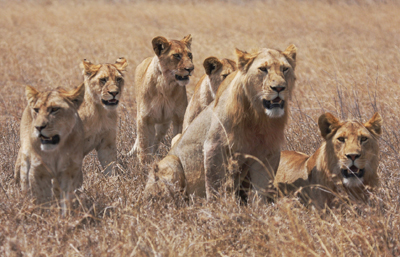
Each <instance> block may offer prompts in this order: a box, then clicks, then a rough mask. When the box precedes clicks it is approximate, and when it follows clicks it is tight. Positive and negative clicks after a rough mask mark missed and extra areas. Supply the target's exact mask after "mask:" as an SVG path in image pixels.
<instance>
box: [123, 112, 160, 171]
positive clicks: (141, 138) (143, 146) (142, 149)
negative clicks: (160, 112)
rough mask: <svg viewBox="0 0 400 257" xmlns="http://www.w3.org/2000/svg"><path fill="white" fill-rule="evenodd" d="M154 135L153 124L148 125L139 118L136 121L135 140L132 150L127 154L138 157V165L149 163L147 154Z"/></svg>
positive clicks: (144, 120)
mask: <svg viewBox="0 0 400 257" xmlns="http://www.w3.org/2000/svg"><path fill="white" fill-rule="evenodd" d="M155 133H156V130H155V127H154V124H151V123H149V122H148V121H147V120H146V119H143V118H142V117H139V118H138V120H137V138H136V142H135V145H134V146H133V148H132V150H131V151H130V152H129V153H128V155H129V156H132V155H133V154H134V153H136V154H137V155H138V157H139V161H140V163H142V164H144V163H147V162H149V156H148V153H149V152H150V150H151V149H152V148H151V144H150V143H151V142H152V139H153V138H154V136H155Z"/></svg>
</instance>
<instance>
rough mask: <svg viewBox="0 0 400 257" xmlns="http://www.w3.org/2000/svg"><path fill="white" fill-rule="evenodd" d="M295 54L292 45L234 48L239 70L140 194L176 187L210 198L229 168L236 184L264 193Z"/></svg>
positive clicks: (280, 133)
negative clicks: (280, 48)
mask: <svg viewBox="0 0 400 257" xmlns="http://www.w3.org/2000/svg"><path fill="white" fill-rule="evenodd" d="M296 51H297V49H296V47H295V46H294V45H290V46H289V47H288V48H287V49H286V50H285V51H284V52H281V51H278V50H273V49H266V48H263V49H260V50H258V51H255V52H253V53H247V52H242V51H240V50H236V54H237V56H238V71H237V72H235V73H233V74H232V75H231V76H234V77H233V78H232V79H231V80H228V82H229V81H230V83H226V84H225V83H223V84H222V85H221V86H220V87H219V89H218V91H217V96H216V99H215V101H214V102H213V103H211V104H210V105H209V106H208V107H207V108H206V109H204V111H202V112H201V113H200V114H199V116H197V118H196V119H194V120H193V121H192V123H191V124H190V125H189V126H188V127H187V129H186V130H185V131H184V133H183V134H182V137H181V138H180V139H179V140H178V141H177V142H176V144H175V145H174V146H173V147H172V149H171V151H170V152H169V154H168V155H167V156H166V157H165V158H164V159H163V160H161V161H160V162H159V163H158V164H157V166H156V167H155V169H154V171H152V172H151V173H150V177H149V181H148V182H147V185H146V188H145V191H146V192H145V193H146V194H150V195H152V194H156V193H158V191H159V190H160V189H161V190H162V193H167V192H168V191H169V190H171V187H170V186H171V185H175V186H177V187H178V188H179V189H181V190H183V189H184V188H185V189H186V192H187V194H194V195H195V196H199V197H207V199H212V198H214V196H215V195H216V194H217V193H218V190H219V188H221V186H222V184H223V183H224V181H225V180H226V179H227V178H228V176H227V174H228V171H229V169H228V165H232V164H234V166H235V167H237V168H238V169H239V171H240V175H239V176H236V177H235V178H234V180H235V186H236V187H238V186H240V184H241V183H242V181H243V179H244V178H247V179H249V180H250V182H251V185H252V186H253V187H254V189H255V190H256V192H258V193H259V194H261V195H265V194H266V189H267V186H268V185H269V183H270V182H271V183H272V179H273V175H274V174H275V172H276V170H277V168H278V164H279V158H280V146H281V144H282V143H283V141H284V127H285V124H286V121H287V116H288V112H287V110H288V102H287V101H288V99H289V98H290V96H291V92H292V90H293V88H294V86H295V73H294V68H295V64H296ZM232 160H233V161H232ZM230 161H232V162H230Z"/></svg>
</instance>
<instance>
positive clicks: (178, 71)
mask: <svg viewBox="0 0 400 257" xmlns="http://www.w3.org/2000/svg"><path fill="white" fill-rule="evenodd" d="M152 44H153V49H154V52H155V53H156V55H157V57H158V59H159V63H160V68H161V71H162V73H163V75H164V77H165V78H166V80H167V84H170V83H173V82H176V83H178V85H180V86H186V85H187V84H188V83H189V76H191V75H192V74H191V72H192V71H193V70H194V65H193V55H192V52H191V50H190V47H191V44H192V36H191V35H187V36H186V37H184V38H183V39H182V40H171V41H168V40H167V39H166V38H164V37H155V38H153V40H152Z"/></svg>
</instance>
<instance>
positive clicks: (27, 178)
mask: <svg viewBox="0 0 400 257" xmlns="http://www.w3.org/2000/svg"><path fill="white" fill-rule="evenodd" d="M84 91H85V87H84V86H83V85H81V86H80V87H78V88H77V89H74V90H71V91H70V92H67V91H65V90H63V89H58V90H53V91H48V92H39V91H37V90H36V89H35V88H33V87H30V86H27V87H26V98H27V100H28V106H27V107H26V109H25V110H24V113H23V115H22V119H21V131H20V141H21V148H20V149H19V152H18V157H17V161H16V163H15V174H14V175H15V179H16V182H17V183H20V184H21V188H22V191H23V193H25V194H27V193H30V194H31V195H33V197H34V198H36V200H37V203H44V202H47V201H50V200H51V197H52V193H53V192H54V193H55V197H56V198H60V199H61V200H62V199H65V200H68V199H70V198H71V194H72V193H73V190H74V189H76V188H78V187H79V186H81V185H82V180H83V177H82V160H83V136H84V132H83V124H82V121H81V119H80V118H79V115H78V111H77V110H78V108H79V106H80V105H81V103H82V101H83V97H84ZM66 202H68V201H66Z"/></svg>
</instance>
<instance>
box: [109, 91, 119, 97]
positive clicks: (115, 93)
mask: <svg viewBox="0 0 400 257" xmlns="http://www.w3.org/2000/svg"><path fill="white" fill-rule="evenodd" d="M108 93H109V94H110V95H112V96H113V97H115V96H116V95H118V92H117V91H112V92H110V91H108Z"/></svg>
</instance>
